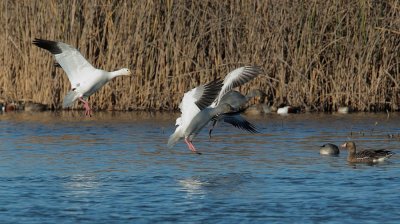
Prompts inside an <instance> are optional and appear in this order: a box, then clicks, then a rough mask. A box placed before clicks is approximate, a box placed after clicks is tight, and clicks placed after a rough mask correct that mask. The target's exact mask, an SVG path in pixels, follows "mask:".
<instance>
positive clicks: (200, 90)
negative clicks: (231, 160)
mask: <svg viewBox="0 0 400 224" xmlns="http://www.w3.org/2000/svg"><path fill="white" fill-rule="evenodd" d="M261 72H262V70H261V69H260V68H259V67H256V66H245V67H240V68H238V69H235V70H233V71H232V72H230V73H229V74H228V75H227V76H226V77H225V79H224V81H223V83H221V81H213V82H210V83H208V84H206V85H204V86H199V87H196V88H194V89H192V90H190V91H188V92H186V93H185V94H184V96H183V98H182V101H181V103H180V105H179V108H180V110H181V113H182V114H181V116H180V117H178V118H177V119H176V129H175V132H174V133H173V134H172V135H171V136H170V138H169V140H168V146H169V147H172V146H173V145H175V144H176V142H178V141H179V140H180V139H182V138H184V139H185V142H186V144H187V145H188V147H189V149H190V150H192V151H193V152H196V149H195V148H194V146H193V144H192V139H193V138H194V137H195V135H196V134H197V133H198V132H199V131H200V130H201V129H202V128H203V127H204V126H205V125H206V124H207V123H208V122H209V121H210V120H211V119H217V118H216V117H217V116H219V117H220V118H221V119H224V121H225V122H228V123H230V124H232V125H233V126H235V127H238V128H241V129H244V130H247V131H249V132H256V130H255V128H254V126H253V125H252V124H250V123H249V122H247V121H246V120H245V119H244V118H242V117H241V116H240V115H238V114H236V115H232V116H224V115H223V114H224V113H225V112H227V111H229V110H231V109H232V107H231V106H230V105H229V106H227V105H226V104H225V103H223V104H222V105H221V106H219V103H220V101H221V99H222V97H223V96H224V95H225V94H226V93H228V92H229V91H231V90H232V89H233V88H236V87H238V86H240V85H243V84H244V83H246V82H248V81H250V80H251V79H253V78H254V77H256V76H257V75H258V74H260V73H261Z"/></svg>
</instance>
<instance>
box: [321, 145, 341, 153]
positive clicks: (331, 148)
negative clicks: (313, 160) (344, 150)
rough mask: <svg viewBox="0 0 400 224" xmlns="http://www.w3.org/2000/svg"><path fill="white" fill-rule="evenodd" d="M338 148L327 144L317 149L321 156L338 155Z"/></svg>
mask: <svg viewBox="0 0 400 224" xmlns="http://www.w3.org/2000/svg"><path fill="white" fill-rule="evenodd" d="M339 153H340V151H339V147H338V146H337V145H335V144H331V143H327V144H325V145H323V146H321V148H320V149H319V154H321V155H339Z"/></svg>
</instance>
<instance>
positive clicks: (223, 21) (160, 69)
mask: <svg viewBox="0 0 400 224" xmlns="http://www.w3.org/2000/svg"><path fill="white" fill-rule="evenodd" d="M0 11H1V20H0V39H1V40H2V41H0V54H1V64H0V99H2V100H5V101H17V100H33V101H36V102H42V103H46V104H50V105H51V106H52V107H53V108H59V107H60V105H61V102H62V99H63V97H64V95H65V93H66V92H67V91H68V90H69V88H70V85H69V82H68V79H67V77H66V75H65V74H64V72H63V71H62V69H60V68H56V67H54V66H53V63H54V58H53V57H52V56H51V55H50V54H49V53H48V52H46V51H44V50H42V49H39V48H37V47H35V46H34V45H32V44H31V42H32V40H33V38H35V37H38V38H44V39H50V40H59V41H63V42H66V43H69V44H71V45H73V46H76V47H78V48H79V49H80V51H81V52H82V54H83V55H84V56H85V57H86V58H87V59H88V60H89V61H90V62H91V63H92V64H93V65H94V66H96V67H100V68H102V69H105V70H115V69H118V68H120V67H126V66H128V67H130V68H131V69H132V70H133V73H134V75H135V76H134V77H131V78H129V77H120V78H117V79H115V80H113V81H112V82H111V83H110V84H108V85H106V86H105V87H104V88H102V89H101V90H100V91H99V92H98V93H96V94H95V95H93V96H92V97H91V98H90V101H91V103H92V104H93V106H94V107H95V108H97V109H107V108H110V107H114V108H115V109H117V110H129V109H156V110H159V109H165V110H169V109H176V108H177V106H178V104H179V101H180V99H181V97H182V95H183V93H184V92H185V91H187V90H189V89H191V88H193V87H195V86H196V85H198V84H200V83H205V82H207V81H209V80H210V79H214V78H215V77H224V76H225V74H227V73H228V72H229V71H230V70H232V69H234V68H236V67H239V66H242V65H260V66H262V67H263V69H264V71H265V76H262V77H260V78H257V79H256V80H254V81H253V82H251V83H249V84H247V85H245V86H243V87H242V88H241V91H242V92H244V93H246V92H247V91H248V90H249V89H251V88H260V89H262V90H264V91H265V92H266V93H267V94H268V95H269V98H270V99H272V103H273V104H275V105H278V104H281V103H288V104H291V105H294V106H304V107H310V108H313V109H317V110H319V111H327V110H334V109H336V108H337V107H338V106H347V105H350V106H351V107H352V108H354V109H357V110H361V111H374V110H398V106H399V103H400V92H399V85H400V75H399V72H400V2H399V1H398V0H388V1H373V0H370V1H367V0H356V1H345V0H338V1H334V0H331V1H315V0H314V1H312V0H310V1H305V0H304V1H301V0H295V1H293V0H285V1H281V0H270V1H264V0H260V1H237V0H231V1H187V0H186V1H185V0H165V1H147V0H143V1H140V0H138V1H131V0H125V1H123V0H104V1H100V0H87V1H80V0H49V1H39V0H33V1H28V0H25V1H11V0H4V1H1V3H0ZM75 107H77V105H75Z"/></svg>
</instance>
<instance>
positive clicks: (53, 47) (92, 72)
mask: <svg viewBox="0 0 400 224" xmlns="http://www.w3.org/2000/svg"><path fill="white" fill-rule="evenodd" d="M33 44H35V45H36V46H38V47H40V48H43V49H45V50H48V51H49V52H50V53H52V54H53V55H54V57H55V59H56V61H57V62H58V64H59V65H60V66H61V67H62V68H63V69H64V71H65V73H66V74H67V76H68V79H69V81H70V82H71V91H69V92H68V93H67V95H66V96H65V97H64V102H63V107H64V108H65V107H69V106H71V105H72V104H73V103H74V102H75V101H76V100H77V99H79V100H80V101H81V102H83V103H84V107H85V110H86V111H85V114H86V115H89V116H91V109H90V107H89V104H88V102H87V98H88V97H89V96H90V95H92V94H93V93H95V92H96V91H97V90H99V89H100V88H101V87H103V86H104V85H105V84H106V83H107V82H108V81H110V80H111V79H113V78H114V77H117V76H121V75H130V74H131V72H130V70H129V69H127V68H123V69H120V70H117V71H114V72H107V71H104V70H101V69H97V68H95V67H93V66H92V65H91V64H90V63H89V62H88V61H87V60H86V59H85V58H84V57H83V56H82V54H81V53H80V52H79V51H78V50H77V49H75V48H74V47H72V46H70V45H68V44H65V43H62V42H56V41H49V40H42V39H37V38H36V39H35V40H34V41H33Z"/></svg>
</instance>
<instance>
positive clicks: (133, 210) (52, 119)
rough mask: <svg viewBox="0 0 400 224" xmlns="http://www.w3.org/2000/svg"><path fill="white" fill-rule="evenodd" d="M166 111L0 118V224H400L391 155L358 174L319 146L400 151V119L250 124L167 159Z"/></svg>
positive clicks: (169, 125) (302, 118) (269, 119)
mask: <svg viewBox="0 0 400 224" xmlns="http://www.w3.org/2000/svg"><path fill="white" fill-rule="evenodd" d="M176 117H177V114H173V113H134V112H131V113H111V112H96V113H95V115H94V117H92V118H85V117H83V116H82V112H58V113H55V112H45V113H27V112H22V113H4V114H0V197H1V199H0V222H1V223H60V222H62V223H111V222H114V223H115V222H119V223H127V222H131V223H138V222H146V223H153V222H185V223H187V222H188V223H192V222H195V223H199V222H205V223H238V222H241V223H266V222H267V223H310V222H311V223H320V222H323V223H398V222H399V220H400V203H399V201H400V194H399V190H400V187H399V170H400V169H399V168H400V162H399V157H398V155H395V156H393V157H392V158H391V160H390V161H389V162H385V163H382V164H377V165H373V166H369V165H362V164H361V165H360V164H359V165H354V164H349V163H347V162H346V156H347V152H345V151H341V154H340V156H338V157H328V156H320V155H319V153H318V150H319V146H320V145H322V144H325V143H328V142H331V143H334V144H337V145H339V144H342V143H343V142H344V141H347V140H353V141H355V142H356V143H357V146H358V147H360V148H386V149H389V150H393V151H394V152H395V153H397V154H398V153H399V148H400V135H399V134H400V127H399V124H400V116H399V114H398V113H392V114H384V113H382V114H364V113H360V114H346V115H336V114H300V115H289V116H278V115H266V116H260V117H250V118H249V119H250V120H251V121H252V122H253V123H255V124H256V125H257V127H258V128H259V130H260V132H261V133H260V134H248V133H244V132H242V131H241V130H237V129H233V128H231V127H230V126H226V125H223V124H220V125H219V126H218V127H217V128H216V129H215V131H214V132H213V133H214V136H213V138H212V139H209V138H208V136H207V130H204V131H203V132H202V133H201V134H200V135H199V136H198V137H197V138H196V139H195V141H194V144H195V146H196V147H197V149H198V150H199V151H201V152H202V153H203V154H202V155H195V154H193V153H191V152H190V151H189V150H188V149H187V146H186V145H185V144H184V143H183V141H181V142H179V143H178V144H177V145H176V146H175V147H174V148H172V149H168V148H167V147H166V142H167V139H168V136H169V135H170V134H171V133H172V132H173V131H174V124H175V118H176Z"/></svg>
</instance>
